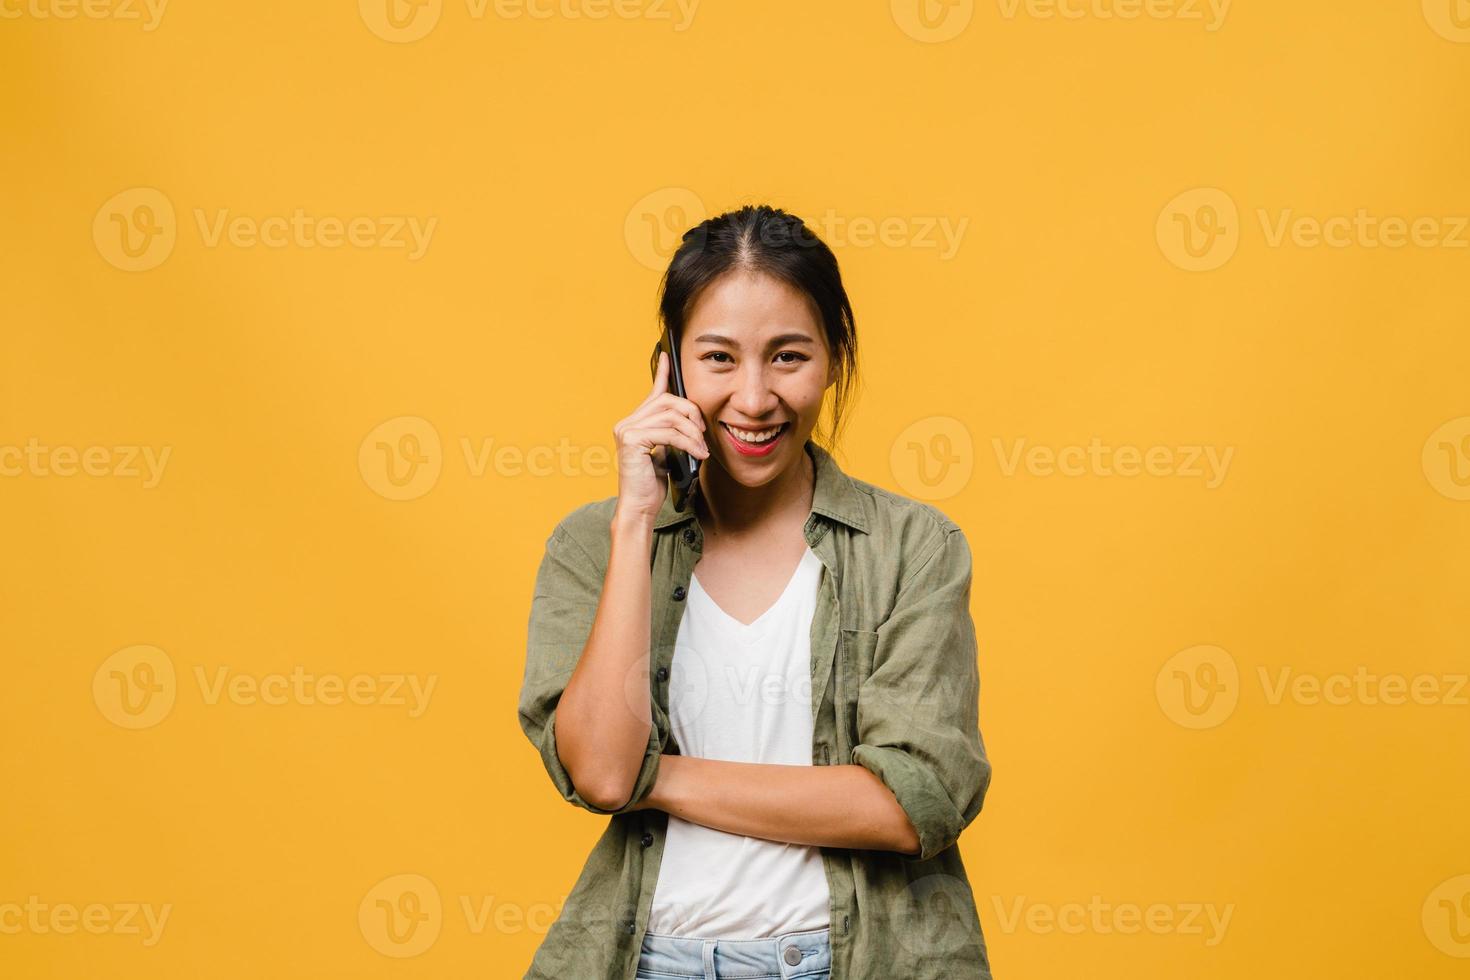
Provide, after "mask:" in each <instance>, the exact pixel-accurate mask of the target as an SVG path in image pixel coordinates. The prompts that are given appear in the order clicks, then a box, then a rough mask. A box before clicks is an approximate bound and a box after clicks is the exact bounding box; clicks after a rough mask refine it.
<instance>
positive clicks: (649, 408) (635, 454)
mask: <svg viewBox="0 0 1470 980" xmlns="http://www.w3.org/2000/svg"><path fill="white" fill-rule="evenodd" d="M704 431H705V423H704V415H703V413H702V412H700V410H699V406H698V405H696V404H694V402H692V401H690V400H689V399H687V398H680V397H679V396H678V395H676V394H674V393H673V392H671V391H669V355H668V354H667V353H665V352H664V351H659V354H658V369H657V370H656V371H655V372H654V377H653V390H652V391H650V392H649V393H648V397H647V398H645V399H643V403H642V404H641V405H639V406H638V407H637V408H636V409H634V410H633V414H631V415H629V416H628V417H627V418H625V419H623V420H622V421H620V422H618V424H617V425H615V426H613V440H614V442H615V443H616V444H617V447H618V503H617V513H618V514H620V515H623V516H626V517H647V518H649V519H650V520H651V519H653V518H654V517H656V516H658V512H659V508H660V507H662V506H663V503H664V498H665V497H666V496H667V495H668V474H669V469H668V464H667V460H668V452H669V450H668V447H670V446H672V447H674V448H675V449H682V450H684V451H685V452H688V453H690V454H692V455H694V456H697V457H699V458H700V459H707V458H709V447H708V446H706V445H705V441H704ZM650 450H653V452H652V453H651V454H650Z"/></svg>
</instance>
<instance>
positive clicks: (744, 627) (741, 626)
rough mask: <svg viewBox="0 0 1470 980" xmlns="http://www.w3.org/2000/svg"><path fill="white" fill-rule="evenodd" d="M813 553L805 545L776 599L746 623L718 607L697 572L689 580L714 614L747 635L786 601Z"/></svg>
mask: <svg viewBox="0 0 1470 980" xmlns="http://www.w3.org/2000/svg"><path fill="white" fill-rule="evenodd" d="M815 555H816V552H814V551H812V548H811V545H807V547H806V550H805V551H803V552H802V553H801V560H800V561H798V562H797V563H796V568H795V569H794V570H792V572H791V577H790V578H789V579H787V580H786V586H785V588H783V589H782V590H781V594H780V595H778V596H777V597H776V601H775V602H772V603H771V604H770V605H769V606H768V607H766V611H765V612H763V613H761V614H760V615H759V616H757V617H756V618H755V619H752V620H751V621H750V622H748V623H742V622H741V621H740V620H738V619H736V618H735V617H734V616H731V615H730V614H729V613H727V612H725V610H724V609H722V608H721V607H720V604H719V603H718V602H716V601H715V597H714V596H712V595H710V594H709V590H707V589H706V588H705V587H704V584H703V583H702V582H700V581H699V576H698V574H696V573H695V572H693V571H691V572H690V573H689V580H690V582H691V583H693V584H694V586H695V587H697V588H698V589H699V591H700V593H701V594H702V595H703V596H704V598H705V602H706V603H707V604H708V605H709V608H711V609H713V610H714V611H715V613H716V614H718V615H719V616H720V617H721V618H722V619H724V620H725V621H726V622H728V623H729V624H730V625H731V626H732V627H733V628H734V629H735V630H736V631H738V632H739V633H741V634H742V635H748V634H750V633H754V632H757V631H758V630H759V629H760V628H761V627H762V626H764V625H765V624H766V621H767V620H769V619H770V618H771V616H772V614H774V613H775V612H776V610H777V609H779V608H780V607H781V605H782V603H784V602H785V601H786V597H787V596H788V595H789V594H790V593H791V590H792V589H793V588H794V587H795V586H796V583H797V580H799V579H800V578H801V573H802V570H803V569H805V568H806V563H807V558H808V557H814V556H815Z"/></svg>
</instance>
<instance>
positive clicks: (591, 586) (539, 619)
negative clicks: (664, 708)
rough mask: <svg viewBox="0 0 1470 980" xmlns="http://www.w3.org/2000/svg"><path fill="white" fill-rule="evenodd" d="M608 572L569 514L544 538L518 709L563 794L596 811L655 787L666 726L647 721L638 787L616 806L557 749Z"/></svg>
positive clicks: (631, 803)
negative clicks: (561, 711) (561, 715)
mask: <svg viewBox="0 0 1470 980" xmlns="http://www.w3.org/2000/svg"><path fill="white" fill-rule="evenodd" d="M605 573H606V563H605V561H603V562H601V563H599V562H598V561H597V560H595V559H594V558H593V557H592V556H591V555H590V554H588V552H587V550H586V549H585V548H583V547H582V546H581V545H580V544H579V543H578V542H577V541H576V540H575V539H574V538H573V537H572V534H571V533H570V532H569V531H568V530H567V528H566V521H563V522H562V523H560V524H558V525H557V526H556V528H555V529H554V530H553V531H552V532H551V535H550V537H548V538H547V539H546V553H545V555H544V556H543V557H542V559H541V565H540V568H539V569H538V570H537V572H536V586H535V589H534V594H533V596H532V598H531V616H530V622H529V624H528V626H527V637H526V668H525V674H524V676H523V678H522V681H521V691H520V697H519V702H518V705H517V709H518V713H519V717H520V725H521V730H522V731H523V732H525V733H526V737H527V738H528V739H530V740H531V744H532V745H534V746H536V749H537V751H538V752H540V754H541V763H542V765H543V766H545V768H546V772H547V774H548V775H549V776H550V777H551V782H552V783H553V785H555V786H556V788H557V790H558V791H559V792H560V793H561V795H562V798H563V799H565V800H566V801H567V802H568V803H573V804H576V805H577V806H579V807H582V808H583V809H585V810H590V811H592V812H593V813H602V814H616V813H623V812H625V811H626V810H628V809H629V808H631V807H633V806H634V805H635V804H637V803H639V802H641V801H642V800H643V798H644V797H646V796H647V795H648V793H649V791H651V790H652V789H653V784H654V780H655V779H656V778H657V776H658V765H659V759H660V758H661V757H662V754H663V747H664V746H663V741H664V737H665V736H663V735H661V732H663V731H667V726H666V725H664V726H661V725H657V724H654V725H650V726H649V733H648V744H647V745H646V746H645V747H644V751H643V762H642V765H641V766H640V768H639V771H638V778H637V781H636V782H635V783H634V786H633V795H632V796H631V797H630V798H629V799H628V802H627V803H625V804H624V805H623V806H621V807H619V808H617V809H615V810H609V809H605V808H603V807H600V806H597V805H595V804H593V803H591V802H589V801H588V800H587V799H585V798H584V797H583V796H582V794H581V793H579V792H578V791H577V787H576V786H575V785H573V783H572V777H571V775H570V774H569V773H568V772H567V770H566V767H565V766H563V765H562V762H561V757H560V756H558V755H557V752H556V708H557V704H558V702H559V701H560V700H561V695H562V692H563V691H564V690H565V689H566V685H567V682H568V681H570V680H571V677H572V671H573V670H574V669H575V668H576V666H577V661H578V660H579V659H580V658H581V656H582V648H583V647H584V646H585V645H586V643H587V637H588V636H589V635H590V634H591V632H592V620H593V618H594V617H595V616H596V614H597V603H598V599H599V597H600V595H601V593H602V580H603V576H604V575H605Z"/></svg>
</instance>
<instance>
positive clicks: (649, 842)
mask: <svg viewBox="0 0 1470 980" xmlns="http://www.w3.org/2000/svg"><path fill="white" fill-rule="evenodd" d="M643 846H644V847H652V846H653V835H652V834H650V833H647V832H645V833H644V835H643Z"/></svg>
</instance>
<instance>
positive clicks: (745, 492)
mask: <svg viewBox="0 0 1470 980" xmlns="http://www.w3.org/2000/svg"><path fill="white" fill-rule="evenodd" d="M711 464H714V465H711ZM816 476H817V473H816V462H815V460H813V459H812V457H811V454H810V453H808V452H807V450H806V446H805V445H803V446H802V448H801V458H800V459H799V460H797V461H796V463H795V464H794V465H792V466H788V467H787V468H786V469H785V470H784V471H782V472H781V473H780V474H778V475H777V476H776V477H775V479H773V480H771V481H770V482H768V483H765V484H762V485H761V486H758V487H747V486H745V485H744V484H741V483H739V482H738V481H736V480H735V478H734V477H732V476H731V475H730V472H729V471H728V470H726V469H725V468H724V467H723V466H720V465H719V464H718V463H716V462H715V459H714V457H710V458H709V459H707V460H706V461H705V464H704V465H703V466H701V467H700V468H699V493H698V494H697V495H696V497H695V500H694V512H695V515H696V516H697V517H698V519H699V523H700V526H701V527H703V528H704V529H705V533H706V534H708V535H712V536H725V537H738V536H742V535H746V534H749V533H750V532H752V531H756V530H759V529H763V528H767V527H770V526H772V525H782V524H786V523H788V522H790V523H794V524H796V525H798V526H800V525H803V524H805V523H806V519H807V515H808V514H810V513H811V510H812V497H813V493H814V491H815V489H816Z"/></svg>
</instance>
